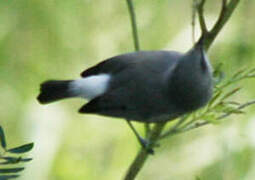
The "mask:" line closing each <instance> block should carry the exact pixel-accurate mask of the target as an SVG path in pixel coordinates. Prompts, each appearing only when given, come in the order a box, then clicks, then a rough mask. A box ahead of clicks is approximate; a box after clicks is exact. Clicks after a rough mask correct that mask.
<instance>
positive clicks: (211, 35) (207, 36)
mask: <svg viewBox="0 0 255 180" xmlns="http://www.w3.org/2000/svg"><path fill="white" fill-rule="evenodd" d="M239 2H240V0H231V1H230V2H229V3H228V4H227V0H222V8H221V12H220V15H219V18H218V19H217V21H216V23H215V25H214V26H213V28H212V29H211V30H210V31H208V30H207V32H206V26H205V21H204V11H203V6H204V4H205V0H202V1H201V2H200V5H198V16H199V21H200V27H201V31H202V33H203V34H202V36H203V37H204V48H205V50H206V51H207V50H208V49H209V47H210V46H211V44H212V43H213V41H214V40H215V38H216V37H217V35H218V34H219V32H220V31H221V29H222V28H223V26H224V25H225V24H226V22H227V21H228V20H229V18H230V17H231V15H232V13H233V12H234V10H235V9H236V7H237V5H238V3H239ZM202 36H201V38H202Z"/></svg>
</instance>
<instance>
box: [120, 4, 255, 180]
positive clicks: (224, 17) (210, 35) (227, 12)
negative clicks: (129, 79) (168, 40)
mask: <svg viewBox="0 0 255 180" xmlns="http://www.w3.org/2000/svg"><path fill="white" fill-rule="evenodd" d="M126 1H127V5H128V9H129V13H130V19H131V25H132V31H133V39H134V45H135V50H136V51H139V50H140V48H139V39H138V33H137V26H136V19H135V12H134V7H133V3H132V0H126ZM222 1H223V6H222V10H221V13H220V17H219V19H218V20H217V22H216V24H215V26H214V27H213V29H212V30H211V31H208V30H207V27H206V23H205V18H204V11H203V7H204V4H205V2H206V0H201V2H200V4H199V5H198V14H199V22H200V28H201V30H202V36H201V38H202V37H203V36H204V38H205V39H204V40H205V41H204V45H205V49H206V50H208V49H209V47H210V46H211V44H212V42H213V41H214V39H215V38H216V36H217V35H218V33H219V32H220V30H221V29H222V27H223V26H224V24H225V23H226V22H227V21H228V19H229V18H230V16H231V15H232V13H233V11H234V9H235V8H236V6H237V4H238V2H239V1H240V0H231V2H230V3H229V4H228V5H227V6H226V3H225V2H226V0H222ZM254 103H255V102H254ZM252 104H253V103H252ZM245 107H246V106H245ZM231 114H232V113H231ZM229 115H230V114H229ZM225 116H226V117H227V116H228V115H226V114H225ZM224 118H225V117H224ZM184 121H185V119H180V120H179V121H178V122H177V124H176V125H175V126H173V128H171V129H170V133H169V134H163V135H161V133H162V131H163V129H164V127H165V125H166V123H158V124H155V125H154V126H153V127H152V128H151V130H149V129H150V128H149V126H145V127H146V129H147V130H146V136H148V139H147V140H148V141H149V142H150V143H151V144H150V147H155V146H156V143H157V142H158V141H159V140H160V139H162V136H164V137H166V136H168V135H173V134H177V133H180V132H182V131H179V129H178V128H180V125H181V124H182V123H183V122H184ZM208 123H209V122H208ZM208 123H207V121H206V122H203V123H202V124H198V123H195V124H196V127H200V126H203V125H206V124H208ZM196 127H192V126H189V128H190V129H187V130H191V129H194V128H196ZM148 157H149V154H148V152H147V151H146V150H144V149H143V148H141V149H140V151H139V152H138V154H137V155H136V157H135V159H134V161H133V162H132V164H131V165H130V167H129V169H128V171H127V173H126V176H125V178H124V179H125V180H134V179H135V177H136V176H137V174H138V173H139V171H140V170H141V169H142V167H143V166H144V163H145V162H146V160H147V159H148Z"/></svg>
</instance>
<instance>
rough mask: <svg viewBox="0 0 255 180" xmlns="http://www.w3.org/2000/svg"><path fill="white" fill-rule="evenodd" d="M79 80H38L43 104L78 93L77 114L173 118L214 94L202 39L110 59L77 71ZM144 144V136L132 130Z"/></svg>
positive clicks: (130, 118)
mask: <svg viewBox="0 0 255 180" xmlns="http://www.w3.org/2000/svg"><path fill="white" fill-rule="evenodd" d="M81 76H82V78H81V79H78V80H64V81H59V80H50V81H46V82H44V83H42V84H41V89H40V91H41V92H40V94H39V96H38V100H39V102H40V103H42V104H47V103H51V102H54V101H57V100H61V99H66V98H72V97H82V98H85V99H87V100H89V102H88V103H87V104H85V105H84V106H82V107H81V109H80V110H79V112H80V113H92V114H99V115H104V116H111V117H118V118H124V119H126V120H127V122H128V123H129V125H130V126H131V128H132V130H133V131H135V130H134V128H133V127H132V124H131V123H130V121H139V122H143V123H159V122H166V121H170V120H173V119H175V118H176V117H179V116H181V115H184V114H186V113H189V112H192V111H194V110H197V109H199V108H200V107H202V106H204V105H206V104H207V102H208V101H209V100H210V98H211V96H212V89H213V81H212V68H211V65H210V62H209V59H208V57H207V55H206V53H205V51H204V49H203V43H202V40H200V41H199V42H198V43H196V44H195V45H194V47H193V48H192V49H191V50H189V51H188V52H187V53H179V52H176V51H140V52H132V53H127V54H122V55H119V56H115V57H112V58H109V59H107V60H105V61H103V62H101V63H99V64H97V65H95V66H93V67H91V68H89V69H87V70H85V71H84V72H82V73H81ZM135 134H136V136H137V138H138V140H139V141H140V143H141V144H142V146H143V147H146V143H147V142H146V140H144V139H142V138H141V137H140V136H139V135H138V134H137V132H135Z"/></svg>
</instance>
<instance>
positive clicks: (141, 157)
mask: <svg viewBox="0 0 255 180" xmlns="http://www.w3.org/2000/svg"><path fill="white" fill-rule="evenodd" d="M165 124H166V123H158V124H156V125H155V126H154V127H153V129H152V131H151V134H150V137H149V142H151V144H150V147H154V146H155V145H156V143H157V141H158V139H159V137H160V134H161V132H162V130H163V128H164V127H165ZM148 157H149V154H148V152H147V151H146V150H145V149H144V148H142V149H141V150H140V151H139V152H138V154H137V156H136V157H135V160H134V161H133V163H132V164H131V166H130V167H129V169H128V171H127V174H126V176H125V178H124V180H133V179H135V177H136V176H137V174H138V172H139V171H140V170H141V169H142V167H143V165H144V163H145V161H146V160H147V159H148Z"/></svg>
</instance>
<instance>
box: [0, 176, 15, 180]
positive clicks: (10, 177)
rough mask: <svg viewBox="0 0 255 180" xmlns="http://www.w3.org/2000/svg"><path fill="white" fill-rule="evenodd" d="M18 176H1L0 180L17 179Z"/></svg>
mask: <svg viewBox="0 0 255 180" xmlns="http://www.w3.org/2000/svg"><path fill="white" fill-rule="evenodd" d="M18 177H19V175H3V176H0V180H9V179H13V178H18Z"/></svg>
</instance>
